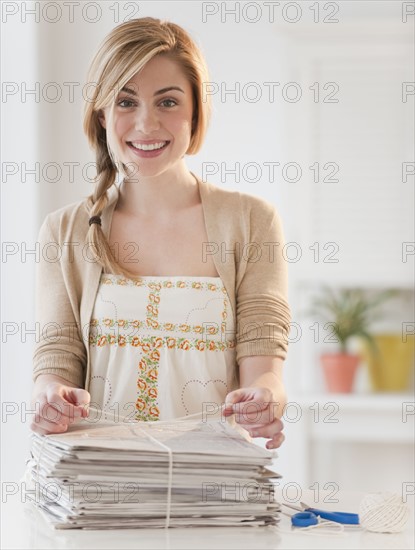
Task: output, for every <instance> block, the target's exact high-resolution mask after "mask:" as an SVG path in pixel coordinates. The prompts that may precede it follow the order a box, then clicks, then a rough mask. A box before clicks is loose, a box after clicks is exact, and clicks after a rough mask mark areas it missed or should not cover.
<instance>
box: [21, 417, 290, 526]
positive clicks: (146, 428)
mask: <svg viewBox="0 0 415 550" xmlns="http://www.w3.org/2000/svg"><path fill="white" fill-rule="evenodd" d="M32 456H33V458H32V460H31V462H30V465H29V466H30V473H31V479H32V482H33V484H34V486H35V488H36V490H35V491H33V492H32V493H31V495H32V497H31V498H32V501H33V503H34V504H35V505H36V506H37V507H38V508H39V509H40V510H41V511H42V513H43V514H44V515H45V516H46V517H47V519H48V520H49V521H50V522H51V524H52V525H53V526H54V527H55V528H56V529H74V528H75V529H118V528H129V529H131V528H149V527H160V528H161V527H191V526H209V525H212V526H236V525H238V526H242V525H243V526H245V525H251V526H253V525H255V526H259V525H269V524H276V523H278V519H279V510H280V506H279V504H278V502H276V501H275V496H274V484H273V483H272V480H273V478H278V477H280V476H279V474H277V473H276V472H274V471H272V470H271V469H270V468H269V466H270V465H271V464H272V461H273V458H274V457H275V456H277V455H276V452H275V451H268V450H266V449H263V448H261V447H259V446H258V445H256V444H254V443H252V441H251V440H250V438H249V436H246V435H244V434H243V433H242V432H241V430H240V429H239V430H238V429H237V428H236V427H233V426H230V425H229V424H228V423H227V422H221V421H213V420H210V421H200V420H186V421H176V422H174V421H172V422H134V423H127V424H125V423H124V424H117V425H108V424H98V425H91V424H88V423H87V422H85V421H83V422H80V423H79V424H76V425H73V426H71V428H70V430H69V431H68V432H66V433H63V434H57V435H48V436H40V435H38V434H33V435H32Z"/></svg>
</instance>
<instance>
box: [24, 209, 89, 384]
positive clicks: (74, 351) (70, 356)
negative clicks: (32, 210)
mask: <svg viewBox="0 0 415 550" xmlns="http://www.w3.org/2000/svg"><path fill="white" fill-rule="evenodd" d="M38 241H39V244H40V251H41V254H40V260H39V263H38V264H37V265H36V285H35V311H36V323H37V326H38V327H39V331H38V338H37V340H36V344H35V348H34V352H33V376H32V378H33V380H34V381H35V380H36V378H37V377H38V376H39V375H40V374H56V375H58V376H60V377H62V378H64V379H65V380H67V381H69V382H72V383H73V384H76V385H77V386H78V387H84V366H85V365H86V361H87V355H86V349H85V345H84V343H83V341H82V338H81V336H82V335H81V334H80V323H79V322H77V320H76V318H77V317H78V319H79V315H78V316H76V315H75V313H74V309H75V308H76V298H75V297H74V296H71V297H70V296H69V294H68V290H67V286H66V284H65V280H64V276H63V273H62V267H61V262H62V261H65V260H64V259H62V253H61V254H60V256H61V258H60V259H59V258H58V259H57V260H53V261H51V260H48V252H47V251H48V249H55V250H60V251H62V249H61V248H60V245H59V242H58V239H56V238H55V237H54V236H53V233H52V230H51V224H50V221H49V215H48V216H47V217H46V218H45V220H44V222H43V224H42V226H41V228H40V230H39V237H38ZM51 245H52V246H51ZM50 255H52V252H51V253H50Z"/></svg>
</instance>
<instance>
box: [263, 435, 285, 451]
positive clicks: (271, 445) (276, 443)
mask: <svg viewBox="0 0 415 550" xmlns="http://www.w3.org/2000/svg"><path fill="white" fill-rule="evenodd" d="M284 441H285V435H284V434H283V433H282V432H280V433H279V434H277V435H275V436H274V437H273V438H272V439H271V441H268V442H267V443H266V445H265V446H266V448H267V449H278V447H280V446H281V445H282V444H283V443H284Z"/></svg>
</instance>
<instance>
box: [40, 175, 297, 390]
mask: <svg viewBox="0 0 415 550" xmlns="http://www.w3.org/2000/svg"><path fill="white" fill-rule="evenodd" d="M192 174H193V172H192ZM193 175H194V176H195V178H196V179H197V181H198V184H199V192H200V197H201V201H202V206H203V211H204V218H205V224H206V231H207V235H208V243H204V250H205V251H206V250H207V251H208V252H211V254H212V258H213V261H214V263H215V266H216V269H217V272H218V274H219V276H220V277H221V279H222V281H223V284H224V285H225V288H226V290H227V293H228V295H229V299H230V302H231V307H232V312H233V315H234V319H236V323H235V326H236V334H234V336H235V337H236V361H237V362H238V361H239V359H240V358H241V357H244V356H253V355H274V356H278V357H281V358H282V359H285V358H286V353H287V347H288V334H289V325H290V321H291V313H290V308H289V305H288V303H287V290H288V289H287V265H286V261H285V260H284V258H283V255H282V248H283V245H284V242H285V241H284V235H283V228H282V225H281V221H280V218H279V215H278V213H277V211H276V210H275V208H274V206H273V205H272V204H271V203H269V202H267V201H265V200H264V199H262V198H259V197H255V196H252V195H248V194H246V193H241V192H238V191H229V190H225V189H221V188H220V187H217V186H215V185H213V184H211V183H208V182H204V181H202V180H201V179H200V178H199V177H197V176H196V175H195V174H193ZM108 194H109V203H108V205H107V207H106V208H105V210H104V212H103V213H102V217H101V219H102V229H103V231H104V234H105V235H106V236H107V237H108V236H109V230H110V227H111V220H112V214H113V212H114V208H115V205H116V203H117V199H118V197H119V190H118V186H117V185H116V184H114V185H113V186H112V187H111V188H110V190H109V191H108ZM88 219H89V216H88V211H87V208H86V199H83V200H81V201H78V202H75V203H71V204H69V205H67V206H64V207H62V208H60V209H58V210H55V211H54V212H51V213H50V214H48V215H47V216H46V218H45V220H44V222H43V224H42V226H41V228H40V231H39V238H38V240H39V242H40V250H41V259H40V262H39V263H38V264H37V267H36V321H37V322H38V323H39V325H38V326H39V327H40V338H39V339H38V341H37V342H36V344H35V348H34V354H33V380H36V378H37V376H38V375H39V374H56V375H58V376H61V377H62V378H64V379H65V380H68V381H70V382H72V383H74V384H76V385H78V386H79V387H83V388H85V389H88V387H89V380H90V356H89V322H90V318H91V314H92V310H93V307H94V302H95V296H96V293H97V291H98V287H99V281H100V276H101V273H102V267H101V266H100V265H99V264H98V263H97V262H95V261H93V259H92V256H91V252H90V250H89V248H88V245H87V244H86V234H87V231H88V229H89V225H88ZM228 336H229V335H228Z"/></svg>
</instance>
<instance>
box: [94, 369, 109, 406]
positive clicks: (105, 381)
mask: <svg viewBox="0 0 415 550" xmlns="http://www.w3.org/2000/svg"><path fill="white" fill-rule="evenodd" d="M94 378H100V379H101V380H102V381H103V382H104V384H106V383H108V386H109V397H108V399H107V401H106V402H105V404H104V406H103V409H105V408H106V407H107V406H108V404H109V403H110V401H111V397H112V384H111V382H110V380H109V379H108V378H106V377H104V376H101V375H100V374H96V375H94V376H91V378H90V384H89V385H90V386H91V381H92V380H93V379H94ZM97 404H98V403H97Z"/></svg>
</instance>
